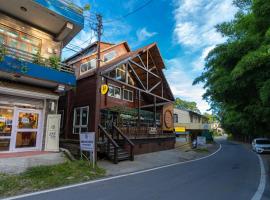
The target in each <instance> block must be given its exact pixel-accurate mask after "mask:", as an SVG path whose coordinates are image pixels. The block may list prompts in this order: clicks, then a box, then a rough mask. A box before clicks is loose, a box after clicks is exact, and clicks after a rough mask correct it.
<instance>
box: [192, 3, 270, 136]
mask: <svg viewBox="0 0 270 200" xmlns="http://www.w3.org/2000/svg"><path fill="white" fill-rule="evenodd" d="M234 5H235V6H237V7H238V8H239V11H238V12H237V14H236V15H235V17H234V19H233V20H232V21H230V22H225V23H222V24H219V25H217V26H216V28H217V31H218V32H220V33H221V34H222V36H223V37H226V38H227V41H226V42H225V43H223V44H220V45H218V46H216V48H214V49H213V50H212V51H211V52H210V53H209V54H208V56H207V58H206V65H205V70H204V72H203V73H202V75H201V76H199V77H198V78H196V79H195V80H194V83H193V84H198V83H200V82H203V83H204V87H205V89H206V93H205V94H204V96H203V97H204V99H206V100H207V101H208V102H209V103H210V105H211V108H212V110H213V111H214V112H215V113H216V114H218V116H219V118H220V119H221V123H222V125H223V128H225V130H227V131H229V132H231V133H233V134H246V135H253V136H256V135H266V134H268V135H269V136H270V0H235V1H234Z"/></svg>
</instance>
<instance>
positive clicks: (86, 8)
mask: <svg viewBox="0 0 270 200" xmlns="http://www.w3.org/2000/svg"><path fill="white" fill-rule="evenodd" d="M90 8H91V6H90V4H89V3H88V4H85V5H84V7H83V10H84V11H89V10H90Z"/></svg>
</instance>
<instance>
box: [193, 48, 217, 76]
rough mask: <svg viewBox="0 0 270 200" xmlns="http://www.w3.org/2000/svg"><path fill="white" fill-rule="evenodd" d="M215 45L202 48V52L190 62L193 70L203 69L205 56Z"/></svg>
mask: <svg viewBox="0 0 270 200" xmlns="http://www.w3.org/2000/svg"><path fill="white" fill-rule="evenodd" d="M214 47H215V45H212V46H209V47H206V48H204V49H203V50H202V54H201V56H200V57H199V58H197V59H196V60H195V61H193V62H192V68H193V71H202V70H203V69H204V64H205V61H204V60H205V58H206V56H207V55H208V53H209V52H210V51H211V50H212V49H214Z"/></svg>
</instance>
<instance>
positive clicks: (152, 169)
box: [2, 144, 222, 200]
mask: <svg viewBox="0 0 270 200" xmlns="http://www.w3.org/2000/svg"><path fill="white" fill-rule="evenodd" d="M221 148H222V146H221V144H219V148H218V150H217V151H215V152H214V153H212V154H210V155H207V156H205V157H202V158H197V159H194V160H188V161H183V162H178V163H173V164H169V165H163V166H160V167H155V168H151V169H146V170H141V171H137V172H131V173H128V174H123V175H118V176H112V177H108V178H103V179H98V180H94V181H88V182H84V183H78V184H73V185H68V186H63V187H58V188H53V189H48V190H42V191H38V192H33V193H28V194H23V195H18V196H14V197H8V198H5V199H2V200H14V199H20V198H25V197H30V196H35V195H39V194H44V193H49V192H55V191H59V190H65V189H69V188H74V187H79V186H84V185H90V184H94V183H99V182H104V181H109V180H113V179H119V178H123V177H126V176H132V175H136V174H142V173H146V172H151V171H155V170H159V169H163V168H167V167H172V166H176V165H181V164H185V163H190V162H195V161H199V160H203V159H206V158H209V157H211V156H213V155H215V154H216V153H218V152H219V151H220V150H221Z"/></svg>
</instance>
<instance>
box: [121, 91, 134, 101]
mask: <svg viewBox="0 0 270 200" xmlns="http://www.w3.org/2000/svg"><path fill="white" fill-rule="evenodd" d="M125 91H127V92H128V96H129V95H130V93H131V94H132V95H131V97H132V98H131V99H132V100H130V99H126V98H125V95H124V92H125ZM123 100H125V101H130V102H133V91H132V90H128V89H123Z"/></svg>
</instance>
